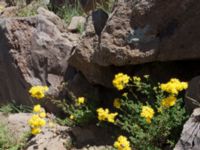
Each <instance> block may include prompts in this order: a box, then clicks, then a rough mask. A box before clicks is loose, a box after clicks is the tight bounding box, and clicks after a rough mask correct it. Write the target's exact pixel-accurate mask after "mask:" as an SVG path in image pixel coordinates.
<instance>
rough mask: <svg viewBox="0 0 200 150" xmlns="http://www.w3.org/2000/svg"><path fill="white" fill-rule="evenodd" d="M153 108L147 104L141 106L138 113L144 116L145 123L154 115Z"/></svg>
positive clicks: (149, 121)
mask: <svg viewBox="0 0 200 150" xmlns="http://www.w3.org/2000/svg"><path fill="white" fill-rule="evenodd" d="M154 113H155V112H154V110H153V108H151V107H149V106H142V111H141V113H140V116H141V117H144V118H145V119H146V122H147V123H151V119H152V118H153V116H154Z"/></svg>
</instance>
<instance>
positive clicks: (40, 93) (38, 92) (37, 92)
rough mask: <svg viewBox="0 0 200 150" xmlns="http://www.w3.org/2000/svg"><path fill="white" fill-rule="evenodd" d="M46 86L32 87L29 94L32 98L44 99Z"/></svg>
mask: <svg viewBox="0 0 200 150" xmlns="http://www.w3.org/2000/svg"><path fill="white" fill-rule="evenodd" d="M48 89H49V88H48V87H47V86H33V87H31V88H30V90H29V93H30V94H31V96H32V97H33V98H37V99H42V98H44V97H45V92H47V91H48Z"/></svg>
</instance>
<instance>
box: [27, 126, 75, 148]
mask: <svg viewBox="0 0 200 150" xmlns="http://www.w3.org/2000/svg"><path fill="white" fill-rule="evenodd" d="M68 131H69V128H68V127H64V126H59V125H55V126H54V127H48V126H47V127H45V128H44V129H43V132H42V133H41V134H38V135H36V136H35V137H33V138H32V139H31V140H30V141H29V142H28V146H27V148H26V150H35V149H37V150H66V149H67V147H70V146H71V142H72V141H71V138H70V136H69V134H68Z"/></svg>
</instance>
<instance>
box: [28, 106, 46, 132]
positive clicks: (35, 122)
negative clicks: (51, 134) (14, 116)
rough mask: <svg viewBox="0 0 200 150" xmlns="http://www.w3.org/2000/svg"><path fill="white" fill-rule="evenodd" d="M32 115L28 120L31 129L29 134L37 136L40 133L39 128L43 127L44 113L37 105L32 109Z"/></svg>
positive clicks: (44, 122)
mask: <svg viewBox="0 0 200 150" xmlns="http://www.w3.org/2000/svg"><path fill="white" fill-rule="evenodd" d="M33 112H34V113H36V114H34V115H33V116H32V117H31V118H30V119H29V120H28V124H29V126H30V127H31V133H32V134H33V135H36V134H39V133H40V132H41V127H43V126H45V124H46V121H45V117H46V112H45V110H44V108H42V107H41V106H40V105H39V104H37V105H35V106H34V107H33Z"/></svg>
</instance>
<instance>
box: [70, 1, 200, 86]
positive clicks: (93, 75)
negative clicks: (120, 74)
mask: <svg viewBox="0 0 200 150" xmlns="http://www.w3.org/2000/svg"><path fill="white" fill-rule="evenodd" d="M177 8H179V9H177ZM199 8H200V3H196V1H195V0H191V1H188V0H175V1H173V2H172V1H170V0H166V1H161V0H135V1H133V0H118V1H117V3H116V4H115V6H114V9H113V11H112V13H111V14H110V17H109V18H108V21H107V23H106V25H105V27H104V29H103V31H102V33H101V39H100V40H98V38H97V35H95V32H94V29H93V27H92V26H91V24H92V23H91V21H90V19H89V22H88V23H87V26H86V33H85V36H84V37H83V39H82V41H81V42H80V44H79V45H78V46H77V48H76V49H75V51H74V52H73V55H72V56H71V57H70V60H69V63H70V64H71V65H72V66H74V67H75V68H76V69H77V70H79V71H81V72H82V73H83V74H84V76H85V77H86V78H87V80H88V81H89V82H90V83H95V84H100V85H103V86H106V87H111V80H112V78H113V74H114V72H116V70H115V69H114V67H124V66H133V65H138V64H145V63H149V62H157V61H163V62H166V61H175V60H188V59H199V58H200V53H199V52H200V51H199V44H198V43H199V42H198V39H199V38H198V37H199V36H200V32H199V28H198V26H199V25H200V21H198V20H199V18H200V15H199V14H197V13H196V12H198V10H199ZM88 28H90V29H88Z"/></svg>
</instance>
